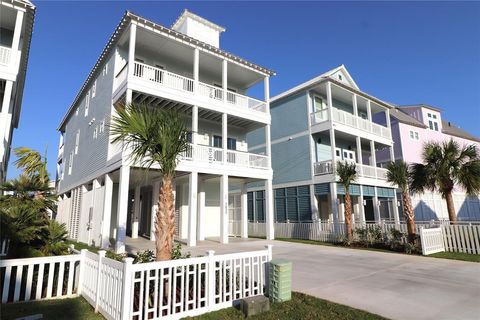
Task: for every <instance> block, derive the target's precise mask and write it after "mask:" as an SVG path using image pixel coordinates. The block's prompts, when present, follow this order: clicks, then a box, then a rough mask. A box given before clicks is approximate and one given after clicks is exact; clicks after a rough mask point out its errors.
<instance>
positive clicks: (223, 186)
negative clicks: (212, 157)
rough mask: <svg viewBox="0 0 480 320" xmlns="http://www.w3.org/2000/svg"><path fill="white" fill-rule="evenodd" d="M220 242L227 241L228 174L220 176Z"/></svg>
mask: <svg viewBox="0 0 480 320" xmlns="http://www.w3.org/2000/svg"><path fill="white" fill-rule="evenodd" d="M220 243H224V244H226V243H228V176H227V175H226V174H224V175H222V176H221V177H220Z"/></svg>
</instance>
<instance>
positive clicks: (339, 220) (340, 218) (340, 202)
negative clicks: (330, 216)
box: [337, 194, 345, 223]
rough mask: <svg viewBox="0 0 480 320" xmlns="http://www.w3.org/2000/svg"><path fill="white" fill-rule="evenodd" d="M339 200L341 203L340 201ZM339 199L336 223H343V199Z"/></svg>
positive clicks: (342, 197)
mask: <svg viewBox="0 0 480 320" xmlns="http://www.w3.org/2000/svg"><path fill="white" fill-rule="evenodd" d="M337 196H338V194H337ZM340 199H342V200H343V201H340ZM340 199H339V200H338V222H340V223H343V222H345V198H344V196H343V195H342V196H341V198H340Z"/></svg>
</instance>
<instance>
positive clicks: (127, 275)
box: [122, 258, 141, 320]
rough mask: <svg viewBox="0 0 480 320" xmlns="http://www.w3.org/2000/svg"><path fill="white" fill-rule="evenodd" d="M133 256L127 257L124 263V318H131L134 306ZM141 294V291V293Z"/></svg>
mask: <svg viewBox="0 0 480 320" xmlns="http://www.w3.org/2000/svg"><path fill="white" fill-rule="evenodd" d="M132 264H133V258H125V262H124V263H123V290H122V303H123V305H122V319H123V320H126V319H130V318H131V317H130V312H131V306H132V301H131V298H132V293H133V290H132V279H133V277H134V276H133V271H132ZM140 294H141V293H140Z"/></svg>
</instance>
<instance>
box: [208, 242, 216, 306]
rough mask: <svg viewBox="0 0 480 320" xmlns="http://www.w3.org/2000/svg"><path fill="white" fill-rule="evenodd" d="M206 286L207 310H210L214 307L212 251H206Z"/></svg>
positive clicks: (213, 262) (213, 253)
mask: <svg viewBox="0 0 480 320" xmlns="http://www.w3.org/2000/svg"><path fill="white" fill-rule="evenodd" d="M207 255H208V265H207V268H208V269H207V270H208V286H207V308H208V309H207V310H209V311H210V310H212V308H213V306H214V305H215V260H214V259H213V256H214V255H215V251H214V250H208V251H207Z"/></svg>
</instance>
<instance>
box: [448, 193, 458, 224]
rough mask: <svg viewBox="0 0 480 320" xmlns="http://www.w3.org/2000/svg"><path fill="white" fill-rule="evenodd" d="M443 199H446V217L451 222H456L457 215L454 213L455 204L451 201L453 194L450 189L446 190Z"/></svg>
mask: <svg viewBox="0 0 480 320" xmlns="http://www.w3.org/2000/svg"><path fill="white" fill-rule="evenodd" d="M445 199H446V200H447V210H448V218H449V219H450V222H451V223H456V222H457V215H456V214H455V204H454V202H453V195H452V191H451V190H450V191H448V192H447V194H446V197H445Z"/></svg>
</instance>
